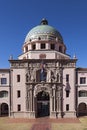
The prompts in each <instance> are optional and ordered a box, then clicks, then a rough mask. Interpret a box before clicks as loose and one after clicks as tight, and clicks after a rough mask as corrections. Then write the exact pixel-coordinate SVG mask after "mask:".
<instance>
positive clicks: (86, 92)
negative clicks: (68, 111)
mask: <svg viewBox="0 0 87 130" xmlns="http://www.w3.org/2000/svg"><path fill="white" fill-rule="evenodd" d="M79 97H87V91H79Z"/></svg>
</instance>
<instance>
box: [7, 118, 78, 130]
mask: <svg viewBox="0 0 87 130" xmlns="http://www.w3.org/2000/svg"><path fill="white" fill-rule="evenodd" d="M8 123H33V125H32V127H31V130H51V124H52V123H80V120H79V118H60V119H50V118H48V117H45V118H37V119H27V118H9V120H8Z"/></svg>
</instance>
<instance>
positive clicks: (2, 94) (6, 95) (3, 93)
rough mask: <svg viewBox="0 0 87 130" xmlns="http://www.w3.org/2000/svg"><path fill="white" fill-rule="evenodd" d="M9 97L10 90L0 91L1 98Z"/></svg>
mask: <svg viewBox="0 0 87 130" xmlns="http://www.w3.org/2000/svg"><path fill="white" fill-rule="evenodd" d="M4 97H8V91H0V98H4Z"/></svg>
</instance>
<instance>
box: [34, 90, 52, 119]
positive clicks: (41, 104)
mask: <svg viewBox="0 0 87 130" xmlns="http://www.w3.org/2000/svg"><path fill="white" fill-rule="evenodd" d="M49 99H50V98H49V93H47V92H45V91H41V92H39V93H38V94H37V97H36V100H37V103H36V117H45V116H49V114H50V108H49V106H50V101H49Z"/></svg>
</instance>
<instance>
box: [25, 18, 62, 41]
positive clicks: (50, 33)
mask: <svg viewBox="0 0 87 130" xmlns="http://www.w3.org/2000/svg"><path fill="white" fill-rule="evenodd" d="M56 38H57V39H58V40H60V41H61V42H63V38H62V36H61V34H60V33H59V32H58V31H57V30H56V29H55V28H54V27H52V26H49V25H48V21H47V20H46V19H43V20H42V21H41V24H40V25H38V26H36V27H34V28H32V29H31V30H30V31H29V32H28V34H27V36H26V38H25V43H26V42H28V41H33V40H34V41H35V40H38V39H39V40H54V39H56Z"/></svg>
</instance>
